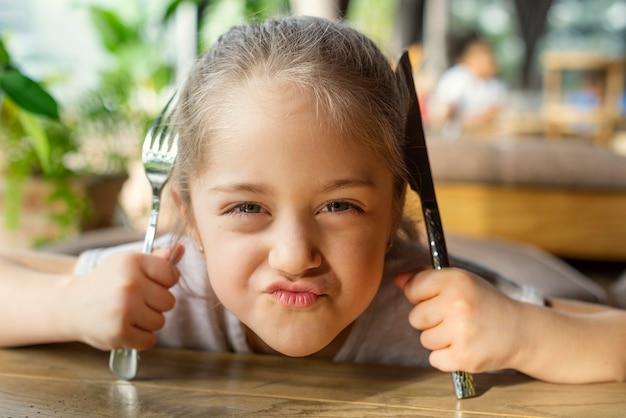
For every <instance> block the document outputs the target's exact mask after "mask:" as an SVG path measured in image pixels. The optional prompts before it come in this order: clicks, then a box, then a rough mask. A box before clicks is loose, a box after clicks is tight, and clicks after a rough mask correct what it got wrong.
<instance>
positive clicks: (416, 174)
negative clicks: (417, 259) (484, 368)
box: [396, 51, 476, 399]
mask: <svg viewBox="0 0 626 418" xmlns="http://www.w3.org/2000/svg"><path fill="white" fill-rule="evenodd" d="M396 71H400V72H401V73H402V75H403V76H404V81H405V83H406V86H407V90H408V92H409V107H408V111H407V118H406V127H405V138H404V140H405V141H404V144H403V153H404V158H405V163H406V166H407V171H408V181H409V186H410V187H411V189H413V190H414V191H415V192H416V193H417V194H418V196H419V198H420V202H421V205H422V214H423V216H424V224H425V227H426V235H427V238H428V246H429V250H430V255H431V261H432V264H433V267H434V268H435V269H437V270H440V269H442V268H446V267H450V260H449V258H448V250H447V247H446V240H445V236H444V233H443V226H442V223H441V216H440V214H439V206H438V204H437V198H436V195H435V185H434V182H433V176H432V172H431V170H430V160H429V158H428V149H427V147H426V136H425V135H424V125H423V122H422V114H421V111H420V105H419V99H418V97H417V92H416V90H415V82H414V80H413V68H412V66H411V61H410V59H409V53H408V51H404V53H403V54H402V55H401V57H400V60H399V61H398V65H397V67H396ZM452 382H453V385H454V392H455V394H456V397H457V398H458V399H464V398H471V397H473V396H476V391H475V389H474V383H473V377H472V375H471V374H469V373H467V372H462V371H457V372H452Z"/></svg>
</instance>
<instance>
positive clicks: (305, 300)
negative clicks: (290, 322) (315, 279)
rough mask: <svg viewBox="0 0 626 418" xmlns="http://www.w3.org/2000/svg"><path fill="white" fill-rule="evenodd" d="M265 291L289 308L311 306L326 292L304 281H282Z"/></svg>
mask: <svg viewBox="0 0 626 418" xmlns="http://www.w3.org/2000/svg"><path fill="white" fill-rule="evenodd" d="M264 293H266V294H268V295H270V296H271V297H273V298H274V300H275V301H276V302H278V303H279V304H280V305H283V306H285V307H287V308H293V309H305V308H308V307H311V306H313V305H314V304H315V302H317V300H318V299H319V298H320V297H323V296H325V295H326V294H325V293H324V292H323V291H322V290H321V289H319V288H317V287H315V286H311V285H306V284H304V283H292V282H281V283H274V284H272V285H271V286H269V287H268V288H267V289H266V290H265V291H264Z"/></svg>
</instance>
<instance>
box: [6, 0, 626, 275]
mask: <svg viewBox="0 0 626 418" xmlns="http://www.w3.org/2000/svg"><path fill="white" fill-rule="evenodd" d="M286 14H312V15H319V16H324V17H329V18H339V19H345V20H346V21H347V22H349V24H351V25H353V26H354V27H356V28H357V29H359V30H361V31H363V32H365V33H366V34H367V35H368V36H370V37H371V38H373V39H374V40H375V41H376V42H377V43H378V45H379V46H380V48H381V49H382V50H383V51H384V52H385V53H386V54H387V55H388V56H389V58H390V60H391V61H395V59H396V58H397V57H398V55H399V54H400V53H401V51H403V50H404V49H408V50H409V51H410V53H411V59H412V62H413V64H414V69H415V74H414V76H415V80H416V86H417V90H418V94H419V96H420V101H421V108H422V112H423V117H424V123H425V127H426V131H427V137H428V141H429V143H430V144H431V150H430V154H431V155H430V157H431V162H432V165H433V171H434V174H435V180H436V181H437V192H438V196H439V197H440V206H441V209H442V215H443V217H444V218H443V220H444V226H445V227H446V229H447V230H450V231H451V232H453V233H456V232H458V233H462V234H468V235H471V236H475V237H487V238H490V237H501V238H506V239H511V240H515V241H522V242H528V243H531V244H533V245H537V246H539V247H541V248H543V249H545V250H547V251H549V252H551V253H553V254H556V255H558V256H560V257H563V258H564V259H567V260H570V261H572V263H578V265H579V266H581V268H584V267H585V266H584V265H583V264H580V263H584V262H587V261H589V260H591V261H592V262H593V263H596V262H602V263H604V264H602V265H603V266H608V268H609V270H610V274H613V273H614V272H617V271H621V270H622V269H623V267H625V265H624V264H623V263H624V262H625V261H626V244H624V243H625V242H626V222H625V221H624V220H623V218H624V215H623V214H624V213H626V164H625V163H624V161H625V160H626V157H624V154H625V153H626V152H625V151H624V150H625V149H626V137H625V132H626V127H625V125H626V123H625V122H626V116H625V112H624V107H625V106H624V102H625V94H624V84H625V79H626V76H625V73H626V71H625V65H626V64H625V63H626V61H625V56H626V0H594V1H593V2H592V1H586V0H537V1H532V2H529V1H524V0H436V1H434V0H385V1H382V0H187V1H182V0H133V1H128V0H0V100H1V104H2V108H1V113H0V123H1V124H0V190H1V195H0V210H1V212H2V223H1V225H2V226H1V227H0V245H2V246H13V247H23V248H26V247H33V246H41V245H50V243H58V242H63V241H66V240H68V239H73V238H75V237H79V236H83V235H84V234H86V233H88V232H89V231H94V230H95V231H103V230H108V229H111V228H115V229H120V228H121V229H124V230H128V231H135V232H137V231H141V230H142V229H144V228H145V225H146V223H147V220H146V214H147V213H148V209H149V198H150V193H149V189H148V185H147V181H146V179H145V177H144V175H143V172H142V168H141V164H140V161H139V146H140V144H141V141H142V139H143V137H144V135H145V132H146V130H147V127H148V126H149V125H150V124H151V123H152V121H153V119H154V117H155V116H156V114H158V112H159V110H160V109H161V107H162V106H163V105H164V103H165V102H166V100H167V98H168V97H169V95H171V93H172V91H173V90H174V89H175V88H176V86H177V85H179V84H180V83H181V80H183V79H184V78H185V75H186V73H187V71H188V69H189V67H190V65H191V64H192V62H193V61H194V59H195V58H196V57H197V56H198V54H199V53H201V52H202V51H204V50H205V49H206V48H207V47H208V46H210V45H211V44H212V43H213V42H214V41H215V40H216V39H217V37H218V36H219V35H220V34H221V33H223V32H224V31H225V30H227V29H228V28H229V27H230V26H232V25H235V24H240V23H245V22H249V21H252V20H259V19H264V18H267V17H270V16H275V15H286ZM468 34H471V35H473V36H474V37H475V38H478V39H479V40H480V42H482V43H483V46H484V47H485V49H484V51H486V54H487V56H488V62H489V65H488V67H489V69H490V70H489V71H488V73H489V74H488V76H484V77H482V76H481V77H482V78H481V77H479V78H480V80H478V81H477V82H480V83H483V82H484V79H487V78H488V79H489V82H494V83H495V82H497V83H498V84H497V85H498V86H499V87H498V89H499V90H498V91H500V92H501V95H500V97H499V99H498V100H499V101H498V102H497V106H492V107H493V108H492V109H491V110H492V111H491V112H490V114H489V117H488V118H487V117H484V118H479V119H476V120H474V121H470V119H469V116H468V117H464V116H462V115H463V112H464V111H465V110H467V109H469V108H470V106H471V105H470V103H471V102H472V100H473V99H475V98H476V97H477V96H478V93H477V92H478V90H477V89H478V88H475V89H474V88H473V89H469V90H468V91H469V96H470V98H469V99H460V98H458V97H457V99H458V100H467V101H466V102H461V101H459V102H455V103H452V102H441V103H443V104H442V105H441V106H440V107H437V104H438V103H439V102H438V100H439V99H440V93H441V92H440V89H441V87H439V82H440V81H441V80H442V78H443V77H444V75H445V74H446V72H447V71H449V70H450V69H451V68H453V67H455V66H457V65H461V64H462V66H463V68H465V69H467V68H469V67H470V64H468V63H469V62H470V61H469V60H468V59H466V58H467V57H465V56H464V55H463V54H462V52H463V50H462V48H461V47H460V45H462V43H461V40H462V39H464V37H467V35H468ZM463 57H465V58H463ZM448 85H449V86H451V85H453V84H448ZM460 91H461V88H460V87H459V88H457V89H456V90H455V89H452V92H451V93H450V92H448V96H450V95H451V94H452V96H459V95H460V93H459V92H460ZM486 91H489V90H486ZM457 93H459V94H457ZM472 96H474V97H472ZM441 97H445V95H442V96H441ZM485 97H486V99H489V97H488V95H487V94H486V96H485ZM542 213H543V214H547V215H545V216H548V217H543V218H541V217H540V215H541V214H542ZM550 214H551V215H550ZM550 216H551V217H550ZM165 221H166V222H167V219H165ZM593 266H594V267H597V266H598V264H597V263H596V264H593Z"/></svg>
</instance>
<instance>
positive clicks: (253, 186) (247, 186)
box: [210, 183, 272, 194]
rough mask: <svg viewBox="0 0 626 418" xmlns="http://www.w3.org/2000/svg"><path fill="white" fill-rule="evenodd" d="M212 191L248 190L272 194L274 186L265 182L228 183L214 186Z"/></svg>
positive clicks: (232, 191) (249, 191)
mask: <svg viewBox="0 0 626 418" xmlns="http://www.w3.org/2000/svg"><path fill="white" fill-rule="evenodd" d="M210 191H211V192H220V193H235V192H248V193H258V194H270V193H271V191H272V188H271V187H269V186H266V185H264V184H257V183H228V184H222V185H219V186H215V187H212V188H211V189H210Z"/></svg>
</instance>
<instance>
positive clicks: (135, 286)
mask: <svg viewBox="0 0 626 418" xmlns="http://www.w3.org/2000/svg"><path fill="white" fill-rule="evenodd" d="M399 80H401V77H399V76H397V75H396V73H394V71H393V70H392V68H391V67H390V65H389V64H388V62H387V60H386V59H385V57H384V56H383V55H382V54H381V52H380V51H379V50H378V49H377V48H376V46H375V45H374V44H373V43H372V42H371V41H370V40H368V39H367V38H365V37H364V36H363V35H361V34H359V33H358V32H356V31H354V30H352V29H350V28H348V27H347V26H345V25H343V24H341V23H336V22H331V21H327V20H322V19H317V18H311V17H289V18H282V19H275V20H270V21H268V22H265V23H264V24H260V25H250V26H245V27H239V28H234V29H232V30H231V31H229V32H228V33H227V34H225V35H224V36H222V38H221V39H220V40H219V41H218V42H217V44H216V45H215V46H213V47H212V48H211V49H210V50H209V51H208V52H207V53H206V55H205V56H204V57H203V58H202V59H201V60H200V61H199V62H198V63H197V65H196V66H195V68H194V70H193V71H192V74H191V76H190V77H189V80H188V82H187V85H186V86H185V88H184V90H183V91H182V93H181V97H180V99H179V104H178V113H177V122H176V123H177V126H176V128H177V130H178V133H179V135H180V139H179V156H178V159H177V162H176V166H175V169H174V173H173V177H172V179H171V186H172V190H173V195H174V199H175V201H176V203H177V205H178V207H179V209H180V213H181V215H182V218H183V221H184V225H185V234H184V235H183V236H181V237H179V238H176V237H172V236H165V237H162V238H161V239H160V241H159V244H158V245H159V246H160V248H162V250H160V251H157V252H155V254H152V255H144V254H140V253H138V252H137V251H138V249H139V246H138V245H131V246H129V247H123V248H113V249H107V250H97V251H90V252H86V253H84V254H82V255H81V256H80V257H79V258H78V259H73V258H60V257H53V256H47V255H44V254H34V253H13V254H7V255H6V256H5V257H4V258H3V262H2V265H1V268H2V271H3V272H4V274H3V277H2V280H0V286H1V288H0V312H1V314H2V318H3V321H1V323H0V344H1V345H3V346H17V345H26V344H37V343H47V342H61V341H81V342H84V343H87V344H89V345H92V346H94V347H96V348H99V349H102V350H111V349H117V348H121V347H123V348H136V349H140V350H144V349H148V348H150V347H151V346H153V345H154V344H159V345H162V346H172V347H186V348H196V349H204V350H215V351H235V352H256V353H280V354H284V355H288V356H318V357H325V358H332V359H334V360H336V361H358V362H379V363H396V364H413V365H427V364H428V363H429V362H430V364H431V365H432V366H434V367H436V368H438V369H441V370H444V371H452V370H466V371H469V372H482V371H487V370H496V369H503V368H514V369H517V370H519V371H521V372H524V373H527V374H529V375H531V376H535V377H537V378H540V379H545V380H550V381H555V382H591V381H602V380H604V381H607V380H617V379H623V378H624V376H625V375H626V356H625V354H624V353H625V350H624V347H625V346H626V327H625V326H624V324H625V322H626V319H625V318H626V315H625V314H624V312H621V311H617V310H611V309H608V308H600V307H593V308H591V307H588V306H584V307H582V306H581V307H580V310H581V311H582V310H584V311H585V312H587V313H585V314H582V313H574V312H566V311H565V309H563V311H562V310H561V308H567V309H570V307H571V306H573V305H571V304H566V303H561V302H554V309H549V308H546V307H543V306H540V305H541V304H542V303H543V298H542V297H541V296H540V294H539V292H538V291H534V290H533V289H530V288H529V287H524V286H520V285H514V284H513V283H511V282H508V281H505V280H503V279H498V278H497V277H496V278H492V279H491V281H487V280H485V279H484V278H481V277H479V276H477V275H475V274H472V273H470V272H469V271H467V270H461V269H455V268H450V269H444V270H440V271H433V270H432V269H428V268H426V267H425V266H427V265H428V264H429V258H428V256H427V254H426V253H425V251H424V249H423V247H422V246H421V245H419V243H416V242H414V241H413V240H412V239H411V237H413V236H414V235H415V234H414V231H412V230H411V229H410V228H407V227H405V226H404V222H403V221H402V219H401V216H402V208H403V204H404V197H405V190H406V173H405V168H404V166H403V163H402V161H403V158H402V155H401V152H400V149H401V143H400V138H403V134H404V132H403V131H404V121H405V117H406V115H405V113H406V107H407V93H406V88H405V87H404V83H403V82H402V81H399ZM507 294H508V295H507ZM513 297H515V298H517V299H513ZM533 303H534V304H533ZM565 347H566V348H567V349H564V348H565Z"/></svg>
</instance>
